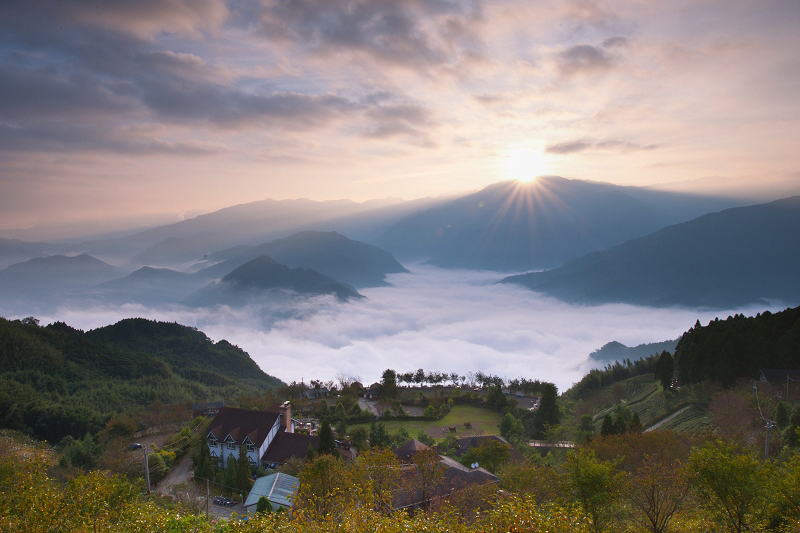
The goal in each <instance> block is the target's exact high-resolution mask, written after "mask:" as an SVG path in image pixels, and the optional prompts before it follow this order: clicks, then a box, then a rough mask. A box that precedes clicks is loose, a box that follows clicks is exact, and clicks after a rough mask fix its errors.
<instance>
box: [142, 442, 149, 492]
mask: <svg viewBox="0 0 800 533" xmlns="http://www.w3.org/2000/svg"><path fill="white" fill-rule="evenodd" d="M142 451H143V452H144V479H145V482H146V483H147V494H150V461H148V460H147V446H142Z"/></svg>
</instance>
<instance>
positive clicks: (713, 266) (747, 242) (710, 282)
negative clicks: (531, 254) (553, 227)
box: [503, 196, 800, 308]
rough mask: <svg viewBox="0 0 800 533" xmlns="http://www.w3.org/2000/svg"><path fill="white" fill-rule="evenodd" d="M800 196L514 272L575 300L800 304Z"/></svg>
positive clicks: (514, 279)
mask: <svg viewBox="0 0 800 533" xmlns="http://www.w3.org/2000/svg"><path fill="white" fill-rule="evenodd" d="M797 228H800V196H794V197H791V198H786V199H783V200H778V201H775V202H770V203H767V204H760V205H754V206H748V207H738V208H732V209H727V210H725V211H721V212H719V213H712V214H708V215H704V216H702V217H699V218H697V219H694V220H691V221H689V222H685V223H682V224H676V225H674V226H670V227H668V228H664V229H662V230H660V231H657V232H655V233H653V234H651V235H648V236H646V237H642V238H639V239H634V240H630V241H628V242H626V243H624V244H621V245H619V246H615V247H613V248H609V249H607V250H603V251H600V252H594V253H591V254H588V255H585V256H583V257H580V258H577V259H573V260H572V261H569V262H568V263H566V264H565V265H563V266H561V267H559V268H556V269H553V270H548V271H544V272H532V273H528V274H522V275H518V276H510V277H508V278H505V279H504V280H503V282H504V283H518V284H520V285H523V286H525V287H527V288H529V289H532V290H535V291H540V292H544V293H546V294H549V295H552V296H555V297H557V298H561V299H563V300H566V301H570V302H583V303H603V302H627V303H633V304H639V305H650V306H672V305H682V306H698V307H700V306H707V307H718V308H732V307H736V306H741V305H745V304H751V303H763V302H764V301H765V300H777V301H781V302H784V303H787V304H797V303H800V276H798V275H797V273H798V272H800V232H799V231H797Z"/></svg>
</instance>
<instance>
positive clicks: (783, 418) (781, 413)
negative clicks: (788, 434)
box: [775, 400, 791, 429]
mask: <svg viewBox="0 0 800 533" xmlns="http://www.w3.org/2000/svg"><path fill="white" fill-rule="evenodd" d="M790 422H791V412H790V411H789V406H788V405H786V402H784V401H783V400H781V401H780V402H778V405H776V406H775V423H776V424H778V427H779V428H781V429H783V428H785V427H786V426H788V425H789V423H790Z"/></svg>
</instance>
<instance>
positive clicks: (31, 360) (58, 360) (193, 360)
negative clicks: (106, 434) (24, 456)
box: [0, 319, 282, 442]
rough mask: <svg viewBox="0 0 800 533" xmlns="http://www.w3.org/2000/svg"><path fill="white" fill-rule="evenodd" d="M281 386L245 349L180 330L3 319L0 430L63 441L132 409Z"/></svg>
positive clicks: (130, 323)
mask: <svg viewBox="0 0 800 533" xmlns="http://www.w3.org/2000/svg"><path fill="white" fill-rule="evenodd" d="M280 385H282V382H281V381H280V380H279V379H277V378H274V377H272V376H269V375H267V374H265V373H264V372H263V371H262V370H261V369H260V368H259V367H258V366H257V365H256V364H255V362H253V361H252V360H251V359H250V357H249V356H248V355H247V354H246V353H245V352H244V351H242V350H241V349H239V348H237V347H235V346H233V345H231V344H230V343H228V342H227V341H219V342H217V343H213V342H211V341H210V340H209V339H208V338H207V337H206V336H205V335H204V334H203V333H202V332H199V331H197V330H196V329H194V328H190V327H186V326H181V325H179V324H167V323H163V322H153V321H149V320H144V319H128V320H123V321H121V322H119V323H117V324H115V325H113V326H107V327H105V328H100V329H97V330H93V331H90V332H86V333H84V332H83V331H80V330H77V329H74V328H71V327H70V326H68V325H66V324H64V323H60V322H57V323H54V324H50V325H48V326H46V327H40V326H38V325H35V324H33V323H22V322H20V321H16V320H15V321H10V320H6V319H0V427H7V428H12V429H20V430H23V431H26V432H28V433H31V434H33V435H35V436H36V437H38V438H40V439H47V440H49V441H51V442H59V441H60V440H61V438H63V437H64V436H65V435H72V436H73V437H75V438H82V437H83V436H84V435H85V434H86V433H87V432H89V433H95V432H97V431H98V430H99V429H100V428H102V425H103V424H104V423H105V421H106V420H107V419H108V418H109V417H110V416H112V415H114V414H117V413H121V412H123V411H125V409H126V408H131V407H135V406H143V405H147V404H149V403H151V402H152V401H154V400H160V401H162V402H165V403H166V402H195V401H204V400H205V399H206V398H207V397H209V396H211V397H214V398H219V397H222V398H231V397H233V396H235V395H236V394H239V393H241V392H255V391H258V390H267V389H271V388H274V387H278V386H280Z"/></svg>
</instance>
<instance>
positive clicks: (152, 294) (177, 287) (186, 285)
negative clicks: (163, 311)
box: [85, 267, 203, 305]
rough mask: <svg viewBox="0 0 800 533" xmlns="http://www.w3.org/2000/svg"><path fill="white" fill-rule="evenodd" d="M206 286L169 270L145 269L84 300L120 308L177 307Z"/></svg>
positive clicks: (89, 293) (103, 286) (92, 292)
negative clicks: (126, 304)
mask: <svg viewBox="0 0 800 533" xmlns="http://www.w3.org/2000/svg"><path fill="white" fill-rule="evenodd" d="M202 284H203V282H202V281H201V280H197V279H196V278H194V277H193V276H191V275H189V274H185V273H183V272H177V271H175V270H170V269H168V268H152V267H142V268H140V269H139V270H137V271H135V272H133V273H131V274H129V275H127V276H125V277H124V278H118V279H113V280H111V281H107V282H105V283H101V284H100V285H98V286H96V287H93V288H91V289H90V290H89V291H87V292H86V293H85V296H86V297H88V298H90V299H92V300H102V301H104V302H113V303H116V304H117V305H121V304H125V303H140V304H145V305H156V304H169V303H177V302H180V301H181V300H183V299H184V298H186V297H187V296H188V295H189V294H191V293H192V292H194V291H196V290H197V289H199V288H200V287H201V286H202Z"/></svg>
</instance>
